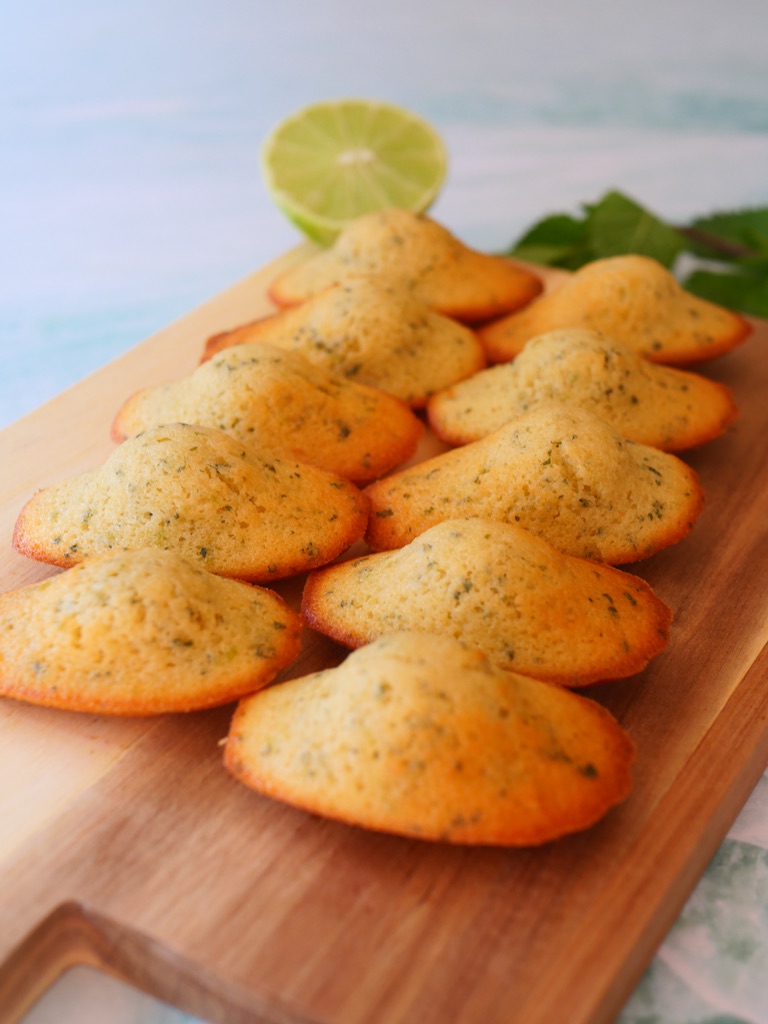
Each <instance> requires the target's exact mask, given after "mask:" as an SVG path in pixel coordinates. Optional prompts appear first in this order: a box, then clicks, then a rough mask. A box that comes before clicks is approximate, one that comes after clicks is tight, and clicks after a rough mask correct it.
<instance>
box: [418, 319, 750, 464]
mask: <svg viewBox="0 0 768 1024" xmlns="http://www.w3.org/2000/svg"><path fill="white" fill-rule="evenodd" d="M553 401H555V402H565V403H568V404H571V405H578V406H582V407H583V408H585V409H589V410H590V411H592V412H594V413H595V414H596V415H598V416H600V418H601V419H604V420H605V421H606V422H608V423H610V424H612V426H614V427H616V429H617V430H618V431H619V432H620V433H621V434H622V436H623V437H626V438H628V439H629V440H630V441H639V442H640V443H641V444H647V445H651V446H652V447H654V448H661V449H663V450H664V451H682V450H684V449H686V448H692V447H694V446H695V445H700V444H703V443H704V442H706V441H711V440H712V439H713V438H715V437H718V436H719V435H720V434H722V433H723V431H724V430H725V429H726V428H727V427H728V425H729V424H730V423H731V422H732V421H733V420H734V418H735V417H736V415H737V409H736V404H735V402H734V400H733V396H732V394H731V392H730V389H729V388H727V387H725V385H724V384H720V383H718V382H717V381H713V380H710V379H709V378H708V377H703V376H701V374H698V373H691V372H690V371H687V370H680V369H677V368H675V367H671V366H661V365H659V364H658V363H652V362H650V361H649V360H648V359H646V358H645V357H644V356H642V355H640V353H638V352H633V351H631V350H630V349H628V348H627V347H626V346H624V345H620V344H619V343H618V342H615V341H613V339H611V338H608V337H607V336H606V335H604V334H600V333H599V332H597V331H590V330H586V329H584V328H571V329H564V330H561V331H548V332H547V333H546V334H540V335H538V336H537V337H535V338H532V339H531V340H530V341H529V342H528V343H527V344H526V346H525V348H524V349H523V351H522V352H521V353H520V354H519V355H518V356H516V357H515V359H514V361H513V362H509V363H499V364H498V365H496V366H492V367H490V368H488V369H487V370H483V371H481V372H480V373H477V374H475V375H474V376H472V377H470V378H469V379H467V380H463V381H460V382H458V383H457V384H455V385H453V386H452V387H450V388H447V389H446V390H445V391H441V392H439V393H438V394H436V395H434V396H433V397H432V398H431V399H430V401H429V404H428V407H427V411H428V415H429V421H430V424H431V426H432V428H433V429H434V431H435V432H436V433H437V434H438V436H439V437H441V438H442V439H443V440H444V441H447V442H448V443H449V444H466V443H467V442H469V441H477V440H479V439H480V438H481V437H485V436H487V435H488V434H490V433H493V431H494V430H497V429H498V428H499V427H501V426H503V424H504V423H507V422H508V421H509V420H511V419H514V418H515V417H516V416H520V415H522V414H523V413H525V412H528V410H530V409H535V408H536V407H537V406H539V405H543V404H546V403H549V402H553Z"/></svg>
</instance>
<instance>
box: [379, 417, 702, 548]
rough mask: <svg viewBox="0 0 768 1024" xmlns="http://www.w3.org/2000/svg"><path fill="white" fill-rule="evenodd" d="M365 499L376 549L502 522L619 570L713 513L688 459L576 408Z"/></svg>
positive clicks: (426, 467)
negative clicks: (452, 523) (451, 528)
mask: <svg viewBox="0 0 768 1024" xmlns="http://www.w3.org/2000/svg"><path fill="white" fill-rule="evenodd" d="M363 493H365V494H366V495H367V496H368V497H369V499H370V501H371V514H370V521H369V525H368V531H367V533H366V539H367V541H368V543H369V544H370V546H371V547H372V548H373V549H374V550H382V549H387V548H396V547H402V546H403V545H404V544H407V543H408V542H409V541H411V540H413V538H414V537H416V536H418V535H419V534H421V533H423V532H424V530H426V529H427V528H428V527H430V526H433V525H434V524H435V523H438V522H442V521H443V520H445V519H458V518H464V519H471V518H481V519H498V520H501V521H502V522H511V523H518V524H519V525H520V526H524V527H526V528H527V529H529V530H530V531H531V532H532V533H535V534H537V535H538V536H541V537H544V538H545V539H546V540H548V541H549V542H550V544H553V545H554V546H555V547H557V548H559V549H560V550H561V551H565V552H566V553H568V554H571V555H579V556H581V557H583V558H591V559H596V560H599V561H603V562H608V563H610V564H615V565H618V564H621V563H625V562H634V561H638V560H640V559H642V558H647V557H648V556H649V555H651V554H653V553H654V552H656V551H659V550H661V549H662V548H664V547H667V546H668V545H670V544H673V543H675V542H676V541H678V540H681V539H682V538H683V537H684V536H685V535H686V534H687V533H688V532H689V530H690V529H691V527H692V525H693V523H694V521H695V520H696V518H697V516H698V515H699V512H700V511H701V508H702V506H703V494H702V491H701V487H700V486H699V483H698V479H697V477H696V474H695V473H694V471H693V470H692V469H691V468H690V467H689V466H688V465H686V464H685V463H684V462H682V461H681V460H680V459H679V458H677V457H676V456H675V455H671V454H669V453H668V452H662V451H659V450H658V449H656V448H651V447H648V446H647V445H640V444H637V443H636V442H634V441H626V440H625V439H624V438H623V437H622V436H621V435H620V434H619V433H618V431H616V430H615V429H614V428H613V427H612V426H610V424H608V423H606V422H605V421H604V420H601V419H600V418H599V417H598V416H595V414H594V413H591V412H589V411H588V410H586V409H580V408H578V407H577V406H569V405H548V406H542V407H540V408H538V409H535V410H533V411H532V412H530V413H526V414H525V415H524V416H520V417H518V418H517V419H514V420H511V421H510V422H509V423H507V424H506V425H505V426H503V427H501V428H500V429H499V430H496V431H495V432H494V433H493V434H489V435H488V436H487V437H485V438H483V439H482V440H481V441H474V442H473V443H472V444H467V445H465V446H464V447H463V448H455V449H453V450H451V451H447V452H445V453H443V454H442V455H437V456H435V457H434V458H432V459H428V460H427V461H425V462H422V463H420V464H419V465H417V466H415V467H414V468H412V469H404V470H401V471H400V472H398V473H393V474H392V475H391V476H389V477H386V478H385V479H383V480H378V481H376V483H374V484H371V485H370V486H369V487H367V488H366V489H365V491H364V492H363Z"/></svg>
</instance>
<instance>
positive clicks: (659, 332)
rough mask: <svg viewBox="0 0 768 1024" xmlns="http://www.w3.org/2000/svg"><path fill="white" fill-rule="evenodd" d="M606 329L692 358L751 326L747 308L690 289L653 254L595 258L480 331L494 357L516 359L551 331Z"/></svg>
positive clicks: (642, 347)
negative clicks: (715, 300)
mask: <svg viewBox="0 0 768 1024" xmlns="http://www.w3.org/2000/svg"><path fill="white" fill-rule="evenodd" d="M566 327H584V328H588V329H591V330H595V331H601V332H602V333H604V334H607V335H608V336H609V337H611V338H614V339H615V340H616V341H618V342H620V343H621V344H623V345H626V346H627V347H628V348H631V349H633V350H634V351H637V352H642V353H643V355H645V356H646V357H647V358H648V359H651V360H653V361H654V362H659V363H671V364H679V365H684V364H686V363H695V362H699V361H700V360H703V359H710V358H712V357H713V356H717V355H721V354H722V353H724V352H728V351H729V350H730V349H732V348H734V346H736V345H738V344H739V343H740V342H741V341H743V340H744V339H745V338H746V337H747V336H748V334H749V333H750V331H751V327H750V325H749V322H748V321H747V320H746V319H745V318H744V317H743V316H741V315H740V314H738V313H734V312H732V311H731V310H729V309H725V308H724V307H722V306H718V305H716V304H715V303H712V302H708V301H707V300H706V299H700V298H699V297H698V296H696V295H692V294H691V293H690V292H686V291H685V290H684V289H683V288H682V287H681V285H680V284H679V283H678V281H677V280H676V279H675V277H674V276H673V275H672V274H671V273H670V271H668V270H667V269H666V267H664V266H662V265H661V264H660V263H658V262H657V261H656V260H653V259H650V258H649V257H648V256H638V255H629V256H611V257H607V258H605V259H599V260H594V261H592V262H591V263H587V264H585V265H584V266H583V267H581V268H580V269H579V270H577V271H575V273H574V274H572V275H571V276H570V277H567V278H565V279H564V280H563V281H562V283H560V284H559V285H558V286H557V287H555V288H553V289H552V291H550V292H547V293H546V294H544V295H540V296H538V297H537V298H536V299H534V300H533V302H531V303H530V304H529V305H528V306H526V308H525V309H521V310H519V311H515V312H513V313H511V314H508V315H505V316H503V317H501V318H499V319H497V320H496V321H495V322H494V323H491V324H488V325H487V326H485V327H483V328H482V329H481V331H480V339H481V341H482V343H483V345H484V346H485V350H486V353H487V354H488V357H489V359H490V360H491V361H492V362H504V361H506V360H508V359H513V358H514V357H515V356H516V355H517V353H518V352H521V351H522V349H523V347H524V346H525V344H526V342H528V341H529V340H530V339H531V338H534V337H536V336H537V335H539V334H543V333H545V332H546V331H553V330H560V329H562V328H566Z"/></svg>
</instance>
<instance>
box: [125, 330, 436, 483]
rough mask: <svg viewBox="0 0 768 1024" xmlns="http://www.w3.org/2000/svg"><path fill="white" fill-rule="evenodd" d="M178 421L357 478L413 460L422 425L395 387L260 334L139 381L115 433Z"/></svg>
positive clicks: (129, 434) (135, 431)
mask: <svg viewBox="0 0 768 1024" xmlns="http://www.w3.org/2000/svg"><path fill="white" fill-rule="evenodd" d="M177 422H182V423H195V424H200V425H202V426H205V427H213V428H215V429H217V430H222V431H224V432H226V433H227V434H231V436H232V437H234V438H236V439H237V440H239V441H242V442H244V443H246V444H249V445H252V446H254V447H257V448H258V449H259V450H260V451H270V452H273V453H274V454H275V455H277V456H279V457H281V458H285V459H296V460H298V461H299V462H305V463H311V464H312V465H314V466H319V467H320V468H321V469H326V470H328V471H329V472H331V473H337V474H338V475H339V476H343V477H346V478H347V479H348V480H353V481H354V482H355V483H365V482H367V481H369V480H375V479H376V477H378V476H381V475H382V474H384V473H386V472H388V471H389V470H390V469H392V468H393V467H395V466H399V465H400V464H401V463H402V462H405V461H407V459H409V458H410V457H411V455H413V453H414V451H415V450H416V446H417V445H418V443H419V438H420V437H421V435H422V433H423V429H424V428H423V425H422V423H421V421H420V420H419V419H418V418H417V417H416V416H415V415H414V413H413V412H412V411H411V410H410V409H409V408H408V406H407V405H406V404H405V402H402V401H400V400H399V399H397V398H395V397H394V396H393V395H387V394H384V392H382V391H379V390H378V389H376V388H369V387H365V386H363V385H362V384H355V383H353V382H352V381H350V380H345V379H343V378H339V377H333V376H331V375H330V374H329V373H328V372H327V371H326V370H324V369H322V368H321V367H319V366H312V364H311V363H308V362H307V360H306V359H304V358H303V356H301V355H299V354H298V353H297V352H284V351H282V350H280V349H277V348H274V347H273V346H271V345H259V344H251V345H237V346H235V347H234V348H229V349H226V350H225V351H223V352H221V353H219V355H217V356H216V357H215V358H214V359H211V360H210V362H207V363H204V364H203V365H202V366H198V368H197V369H196V370H195V371H194V373H192V374H191V375H190V376H188V377H184V378H183V379H181V380H178V381H173V382H171V383H168V384H161V385H159V386H157V387H152V388H147V389H145V390H143V391H139V392H138V393H137V394H135V395H134V396H133V397H132V398H130V399H129V400H128V401H127V402H126V403H125V405H124V406H123V408H122V409H121V410H120V412H119V413H118V415H117V417H116V418H115V422H114V424H113V428H112V435H113V437H114V439H115V440H116V441H121V440H123V439H124V438H126V437H132V436H133V435H135V434H138V433H140V432H141V431H145V430H148V429H150V428H151V427H156V426H160V425H161V424H164V423H177ZM382 424H386V429H382Z"/></svg>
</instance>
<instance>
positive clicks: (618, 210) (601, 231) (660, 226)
mask: <svg viewBox="0 0 768 1024" xmlns="http://www.w3.org/2000/svg"><path fill="white" fill-rule="evenodd" d="M586 226H587V232H588V235H589V239H590V242H591V248H592V250H593V252H594V254H595V255H594V258H595V259H602V258H604V257H608V256H621V255H624V254H626V253H636V254H638V255H641V256H650V257H651V258H652V259H655V260H658V262H659V263H662V264H663V265H664V266H665V267H671V266H672V265H673V263H674V262H675V260H676V259H677V257H678V256H679V255H680V253H681V252H682V251H683V250H684V249H685V248H686V245H687V243H686V240H685V238H684V237H683V236H682V235H681V234H680V232H679V231H677V230H676V229H675V228H673V227H671V226H670V225H669V224H667V223H665V222H664V221H663V220H660V219H659V218H658V217H657V216H655V214H653V213H651V212H650V210H647V209H646V208H645V207H644V206H640V204H639V203H636V202H635V200H634V199H631V198H630V197H629V196H626V195H624V194H623V193H621V192H615V191H614V192H608V193H606V194H605V195H604V196H603V198H602V199H601V200H600V201H599V202H598V203H597V204H595V205H594V206H590V207H588V212H587V223H586Z"/></svg>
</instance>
